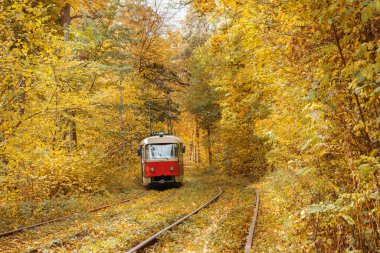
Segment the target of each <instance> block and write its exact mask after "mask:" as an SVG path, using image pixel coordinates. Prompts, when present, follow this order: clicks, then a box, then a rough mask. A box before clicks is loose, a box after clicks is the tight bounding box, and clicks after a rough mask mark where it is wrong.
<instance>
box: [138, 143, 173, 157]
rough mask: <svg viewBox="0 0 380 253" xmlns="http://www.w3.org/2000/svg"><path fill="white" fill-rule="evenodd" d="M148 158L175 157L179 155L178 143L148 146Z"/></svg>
mask: <svg viewBox="0 0 380 253" xmlns="http://www.w3.org/2000/svg"><path fill="white" fill-rule="evenodd" d="M145 151H146V152H145V153H146V159H152V160H154V159H173V158H177V157H178V145H177V144H151V145H147V146H146V150H145Z"/></svg>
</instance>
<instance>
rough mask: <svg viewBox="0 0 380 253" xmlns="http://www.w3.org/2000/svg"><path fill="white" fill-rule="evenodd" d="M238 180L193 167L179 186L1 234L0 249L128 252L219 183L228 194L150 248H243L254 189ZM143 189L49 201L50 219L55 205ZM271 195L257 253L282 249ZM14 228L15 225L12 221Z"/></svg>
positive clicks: (70, 209) (81, 205)
mask: <svg viewBox="0 0 380 253" xmlns="http://www.w3.org/2000/svg"><path fill="white" fill-rule="evenodd" d="M188 171H189V170H188ZM238 182H240V183H241V180H239V179H238V178H234V179H231V178H228V177H224V176H221V175H220V174H218V173H214V172H208V173H201V172H188V173H187V175H186V180H185V183H184V185H183V186H182V187H181V188H179V189H175V188H173V189H161V190H155V189H152V190H149V192H148V193H147V194H146V195H144V196H142V197H140V198H138V199H135V200H131V201H130V202H127V203H124V204H121V205H118V206H114V207H110V208H107V209H104V210H100V211H98V212H95V213H86V214H81V215H78V216H75V217H73V218H69V219H67V220H64V221H61V222H56V223H52V224H48V225H45V226H41V227H38V228H35V229H31V230H26V231H23V232H21V233H18V234H15V235H11V236H7V237H2V238H0V252H90V251H91V252H124V251H126V250H128V249H130V248H132V247H133V246H135V245H137V244H138V243H139V242H141V241H143V240H144V239H146V238H148V237H149V236H151V235H152V234H154V233H155V232H157V231H158V230H160V229H162V228H164V227H165V226H167V225H169V224H171V223H172V222H174V221H175V220H176V219H178V218H180V217H182V216H184V215H186V214H188V213H190V212H191V211H192V210H194V209H196V208H197V207H198V206H200V205H202V204H203V203H205V202H206V201H207V200H208V199H210V198H211V197H212V196H214V195H215V194H216V193H217V192H218V187H221V188H222V189H223V191H224V193H223V195H222V196H221V197H220V199H219V200H218V201H217V202H215V203H212V204H211V205H210V206H209V207H207V208H206V209H203V210H201V211H200V212H199V213H197V214H196V215H195V216H192V217H190V218H189V219H188V220H186V221H185V222H184V223H182V224H180V225H179V226H177V227H175V228H174V229H172V230H171V231H169V232H167V233H165V234H164V235H162V236H161V237H160V238H159V240H158V241H157V242H156V243H155V244H153V245H152V246H150V247H149V248H147V249H146V250H145V251H146V252H242V251H244V245H245V242H246V240H247V234H248V230H249V226H250V223H251V220H252V216H253V208H254V192H253V191H252V190H251V189H247V188H244V187H242V186H240V185H238V184H237V183H238ZM253 186H255V185H253ZM256 186H257V185H256ZM259 186H260V185H259ZM264 186H265V185H264ZM144 191H145V189H144V188H143V187H142V186H141V185H139V184H137V183H136V182H135V183H133V184H131V188H130V189H125V193H120V194H113V195H107V196H87V197H86V198H83V197H82V198H74V199H69V200H67V199H64V200H62V201H57V200H56V201H55V202H53V203H50V204H49V208H47V209H48V210H47V211H46V212H45V217H46V218H45V219H48V218H49V219H50V218H53V217H54V215H58V213H56V212H55V211H54V210H58V209H59V210H61V211H62V210H65V211H64V212H65V214H66V215H67V214H69V213H75V212H78V211H82V210H89V209H91V208H95V207H96V206H101V205H104V204H108V203H112V202H117V201H120V200H121V199H123V198H129V197H131V196H135V195H137V194H140V193H142V192H144ZM265 192H266V191H265V190H264V193H265ZM267 196H268V197H272V196H271V195H270V194H269V195H268V194H264V196H262V200H263V201H264V209H262V210H260V214H259V219H258V227H257V233H258V234H257V235H256V236H255V238H258V240H257V241H258V242H260V243H262V244H263V246H260V245H257V246H256V249H255V250H254V251H255V252H267V250H268V247H272V249H273V251H272V252H277V251H279V250H280V248H273V246H274V245H275V242H273V238H276V234H275V232H276V231H277V230H276V229H277V227H276V221H275V216H273V215H270V213H271V210H269V209H267V208H268V206H271V205H268V203H267V204H265V202H268V201H269V202H270V199H268V197H267ZM54 205H55V206H54ZM61 215H62V212H61ZM20 220H22V221H23V222H22V223H23V225H27V224H29V225H30V224H33V223H35V222H38V221H42V220H44V219H43V218H42V217H34V216H31V217H30V219H28V220H27V219H25V218H24V220H23V219H20ZM267 225H270V227H268V226H267ZM13 226H15V224H13ZM263 226H265V227H266V229H263ZM10 228H14V227H12V226H11V225H9V226H8V229H10ZM3 230H5V229H1V231H3ZM268 235H270V236H271V238H272V241H270V242H266V241H265V237H266V236H268ZM261 237H262V238H261ZM259 238H261V239H259ZM263 238H264V239H263ZM255 241H256V239H254V245H255Z"/></svg>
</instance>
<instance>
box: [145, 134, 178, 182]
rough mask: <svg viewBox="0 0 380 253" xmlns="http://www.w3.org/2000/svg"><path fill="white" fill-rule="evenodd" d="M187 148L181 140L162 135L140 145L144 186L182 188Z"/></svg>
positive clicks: (147, 139)
mask: <svg viewBox="0 0 380 253" xmlns="http://www.w3.org/2000/svg"><path fill="white" fill-rule="evenodd" d="M183 153H185V146H184V145H183V142H182V140H181V139H180V138H178V137H175V136H173V135H165V134H163V133H160V134H158V135H155V136H151V137H148V138H145V139H144V140H142V141H141V143H140V148H139V150H138V154H139V155H140V156H141V170H142V181H143V185H144V186H147V187H150V186H154V185H163V184H165V185H173V186H181V185H182V182H183V174H184V164H183Z"/></svg>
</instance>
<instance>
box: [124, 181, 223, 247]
mask: <svg viewBox="0 0 380 253" xmlns="http://www.w3.org/2000/svg"><path fill="white" fill-rule="evenodd" d="M222 194H223V191H222V189H221V188H220V187H219V191H218V193H217V194H216V195H214V196H213V197H212V198H211V199H210V200H208V201H207V202H206V203H204V204H203V205H201V206H200V207H198V208H197V209H195V210H194V211H192V212H191V213H189V214H187V215H185V216H184V217H182V218H180V219H179V220H177V221H176V222H174V223H172V224H171V225H169V226H167V227H165V228H164V229H162V230H160V231H158V232H157V233H155V234H154V235H152V236H151V237H149V238H147V239H146V240H144V241H143V242H141V243H139V244H138V245H136V246H135V247H133V248H132V249H130V250H128V251H127V252H128V253H132V252H135V251H137V250H142V249H144V248H146V247H147V246H150V245H151V244H152V243H154V241H156V239H157V237H159V236H160V235H162V234H164V233H165V232H167V231H169V230H170V229H172V228H174V227H175V226H177V225H178V224H180V223H182V222H183V221H185V220H186V219H188V218H189V217H191V216H193V215H194V214H196V213H198V212H199V211H200V210H202V209H204V208H205V207H207V206H208V205H210V204H211V203H212V202H214V201H216V200H217V199H218V198H219V197H220V196H221V195H222Z"/></svg>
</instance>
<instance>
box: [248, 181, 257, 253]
mask: <svg viewBox="0 0 380 253" xmlns="http://www.w3.org/2000/svg"><path fill="white" fill-rule="evenodd" d="M244 187H246V188H249V189H252V190H254V191H255V193H256V206H255V210H254V214H253V219H252V223H251V226H250V228H249V233H248V239H247V243H246V244H245V250H244V253H250V252H251V248H252V240H253V233H254V232H255V226H256V221H257V215H258V212H259V202H260V196H259V191H258V190H257V189H256V188H253V187H251V186H248V185H244Z"/></svg>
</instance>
